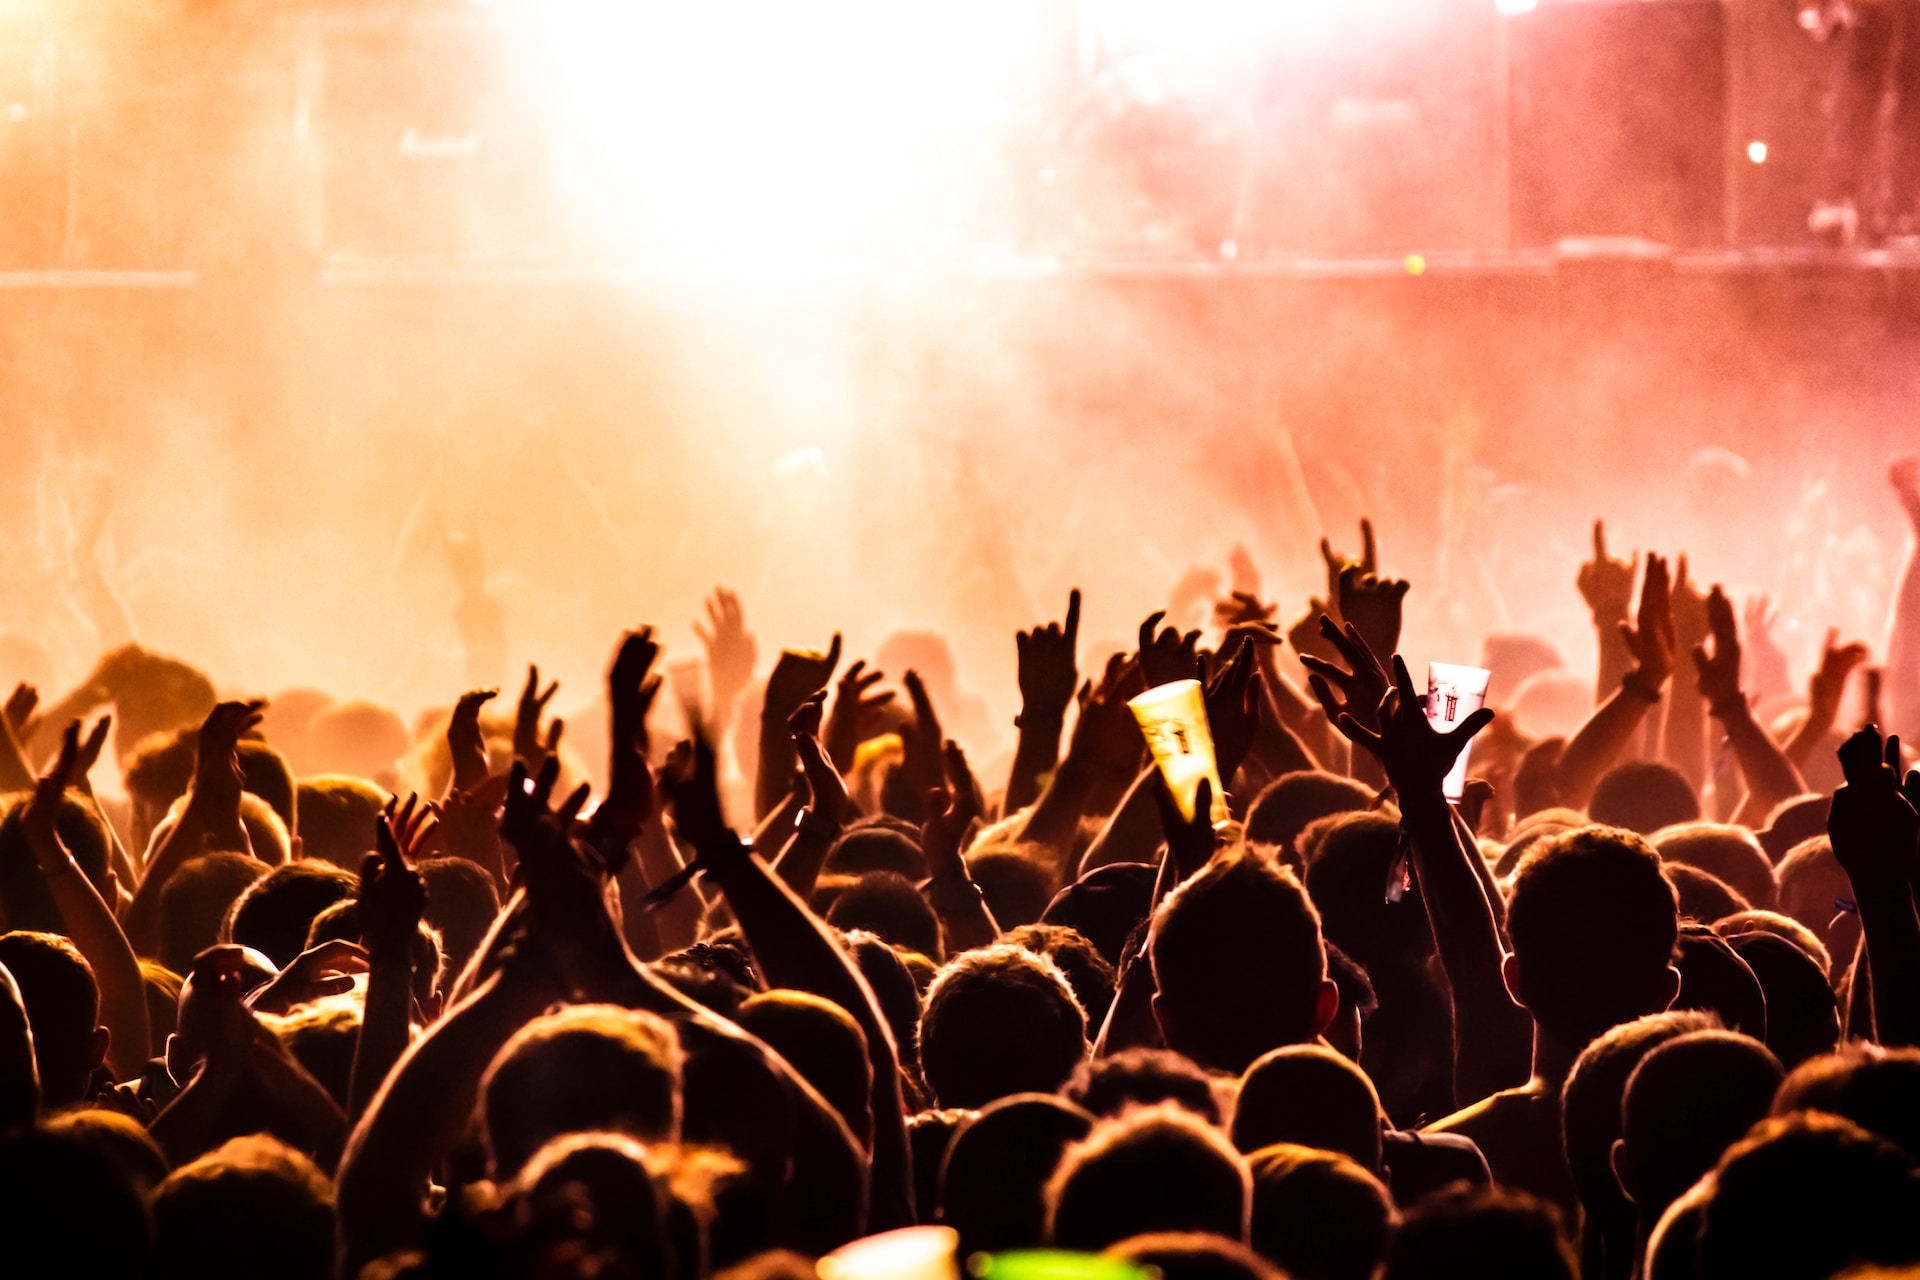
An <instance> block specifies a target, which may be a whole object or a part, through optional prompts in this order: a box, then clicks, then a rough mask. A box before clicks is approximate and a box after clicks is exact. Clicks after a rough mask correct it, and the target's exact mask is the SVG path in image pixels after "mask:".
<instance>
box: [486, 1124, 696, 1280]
mask: <svg viewBox="0 0 1920 1280" xmlns="http://www.w3.org/2000/svg"><path fill="white" fill-rule="evenodd" d="M517 1181H518V1189H519V1190H520V1192H521V1194H522V1195H523V1196H525V1197H526V1199H527V1200H528V1201H529V1202H530V1203H531V1206H532V1214H533V1216H534V1217H535V1218H536V1220H537V1219H538V1218H539V1217H540V1216H542V1215H544V1214H550V1213H554V1212H556V1211H557V1212H560V1213H563V1214H565V1215H566V1216H567V1217H568V1218H570V1219H572V1222H573V1225H574V1229H575V1230H581V1229H582V1228H584V1229H585V1234H586V1235H587V1237H588V1239H589V1240H590V1241H591V1243H592V1244H593V1245H598V1246H600V1247H601V1248H602V1249H605V1250H608V1251H610V1252H612V1253H614V1254H615V1255H617V1256H618V1257H619V1258H620V1260H621V1262H622V1263H624V1264H625V1267H627V1268H631V1271H629V1272H627V1274H632V1275H640V1276H668V1275H673V1274H676V1272H675V1271H674V1270H672V1269H671V1268H670V1267H669V1259H670V1258H671V1257H672V1255H673V1248H672V1240H671V1231H670V1228H669V1225H668V1223H669V1220H670V1218H671V1216H672V1211H673V1210H674V1209H675V1207H676V1206H675V1205H674V1203H673V1198H672V1191H671V1189H670V1188H669V1187H664V1186H661V1185H660V1182H661V1181H662V1178H661V1176H660V1175H659V1174H656V1172H655V1170H654V1167H653V1161H652V1158H651V1157H650V1155H649V1153H648V1151H647V1149H646V1148H645V1147H643V1146H642V1145H641V1144H640V1143H638V1142H636V1141H634V1140H633V1139H632V1138H631V1137H629V1136H627V1135H626V1134H624V1133H604V1132H594V1133H567V1134H561V1135H560V1136H559V1137H557V1138H555V1139H553V1141H551V1142H549V1143H547V1144H546V1145H545V1146H543V1147H541V1148H540V1150H539V1151H537V1152H535V1153H534V1155H533V1157H532V1158H531V1159H529V1160H528V1161H527V1163H526V1166H525V1167H524V1168H523V1169H521V1171H520V1176H519V1178H518V1179H517ZM582 1211H584V1214H585V1217H586V1218H587V1222H584V1223H583V1222H580V1221H579V1219H580V1217H581V1215H582ZM690 1262H691V1265H690V1266H689V1267H687V1268H685V1270H687V1271H691V1270H692V1269H693V1267H697V1265H698V1260H697V1259H694V1260H690ZM587 1273H588V1274H592V1272H591V1271H590V1270H589V1271H588V1272H587Z"/></svg>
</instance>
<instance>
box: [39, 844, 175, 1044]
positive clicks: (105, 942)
mask: <svg viewBox="0 0 1920 1280" xmlns="http://www.w3.org/2000/svg"><path fill="white" fill-rule="evenodd" d="M46 885H47V890H48V892H49V893H50V894H52V896H53V902H54V906H55V907H57V908H58V909H59V912H60V923H61V924H62V925H63V926H64V927H65V928H66V931H67V936H68V937H69V938H71V939H73V945H74V946H76V947H78V948H79V949H80V954H81V955H83V956H85V957H86V960H87V963H88V964H89V965H91V966H93V976H94V978H95V980H96V981H97V982H98V984H99V987H100V1020H101V1022H102V1023H104V1024H105V1025H106V1027H107V1029H108V1030H109V1031H110V1032H111V1033H112V1038H111V1040H110V1042H109V1044H108V1048H107V1064H108V1066H110V1067H111V1068H112V1069H113V1072H114V1074H115V1076H116V1077H118V1078H119V1079H122V1080H130V1079H132V1078H133V1077H135V1076H137V1075H139V1074H140V1072H141V1070H142V1069H143V1068H144V1067H145V1066H146V1062H147V1058H148V1057H149V1056H150V1055H151V1054H152V1053H153V1042H152V1033H151V1031H150V1029H149V1027H148V1023H147V990H146V983H145V981H144V979H142V978H141V976H140V959H139V957H138V956H136V955H135V954H134V951H133V947H132V945H131V944H130V943H128V941H127V936H126V934H124V933H122V932H121V930H120V924H119V922H118V921H116V920H115V919H114V918H113V912H112V911H111V910H110V909H109V908H108V907H107V904H106V902H105V901H104V900H103V899H102V898H101V897H100V894H99V892H98V891H97V890H96V889H95V888H94V887H93V884H92V882H91V881H89V880H88V879H87V878H86V876H84V875H82V874H81V872H80V869H79V868H78V867H77V866H73V865H72V864H71V862H69V865H68V866H67V867H65V868H64V869H62V870H60V871H58V872H56V873H54V874H53V875H50V876H47V877H46Z"/></svg>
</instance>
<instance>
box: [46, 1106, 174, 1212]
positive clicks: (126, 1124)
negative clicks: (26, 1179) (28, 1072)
mask: <svg viewBox="0 0 1920 1280" xmlns="http://www.w3.org/2000/svg"><path fill="white" fill-rule="evenodd" d="M40 1127H41V1128H42V1129H44V1130H46V1131H47V1132H49V1133H59V1134H68V1135H71V1136H72V1137H75V1138H78V1139H80V1141H82V1142H84V1143H86V1144H87V1145H89V1146H91V1147H92V1148H94V1150H96V1151H99V1152H101V1153H103V1154H104V1155H105V1156H106V1157H107V1158H108V1159H109V1160H111V1161H113V1163H114V1165H115V1166H116V1167H118V1168H119V1170H120V1172H121V1173H122V1174H124V1175H125V1176H126V1178H127V1180H128V1181H129V1182H131V1183H132V1184H133V1186H134V1189H135V1190H137V1191H138V1192H139V1193H140V1194H141V1195H143V1196H145V1195H151V1194H152V1193H153V1189H154V1188H155V1187H157V1186H159V1185H160V1184H161V1183H162V1182H164V1181H166V1177H167V1173H168V1169H169V1166H168V1164H167V1157H166V1153H165V1152H163V1151H161V1150H160V1144H159V1143H157V1142H155V1141H154V1140H153V1136H152V1135H151V1134H149V1133H148V1132H147V1127H146V1126H145V1125H143V1124H141V1123H140V1122H139V1121H138V1120H135V1119H134V1118H133V1117H132V1116H130V1115H127V1114H126V1113H125V1112H122V1111H108V1110H106V1109H105V1108H104V1107H79V1108H76V1109H75V1110H72V1111H62V1112H60V1113H59V1114H57V1115H51V1116H48V1117H47V1118H46V1119H44V1120H42V1121H41V1122H40Z"/></svg>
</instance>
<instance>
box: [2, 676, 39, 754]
mask: <svg viewBox="0 0 1920 1280" xmlns="http://www.w3.org/2000/svg"><path fill="white" fill-rule="evenodd" d="M39 705H40V691H39V690H38V689H36V688H34V687H33V686H32V685H30V684H25V683H21V684H17V685H15V686H13V692H12V693H11V694H9V695H7V704H6V709H5V711H4V713H3V714H4V715H5V717H6V722H7V729H8V731H10V732H11V733H12V734H13V737H14V740H15V741H16V742H25V741H26V740H27V739H29V738H31V737H32V736H33V729H34V723H33V710H34V708H35V707H37V706H39Z"/></svg>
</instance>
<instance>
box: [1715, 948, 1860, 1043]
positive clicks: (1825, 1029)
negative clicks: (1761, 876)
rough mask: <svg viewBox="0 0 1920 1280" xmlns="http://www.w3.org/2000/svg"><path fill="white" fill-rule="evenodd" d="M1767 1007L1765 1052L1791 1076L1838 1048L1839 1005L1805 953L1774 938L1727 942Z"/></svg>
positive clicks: (1823, 974) (1822, 971)
mask: <svg viewBox="0 0 1920 1280" xmlns="http://www.w3.org/2000/svg"><path fill="white" fill-rule="evenodd" d="M1727 941H1728V943H1729V944H1730V945H1731V946H1732V947H1733V949H1734V951H1735V953H1737V954H1738V955H1739V957H1740V959H1741V960H1742V961H1744V962H1745V963H1746V966H1747V968H1748V969H1750V970H1752V972H1753V976H1754V977H1755V978H1756V979H1758V980H1759V982H1760V989H1761V991H1762V992H1764V993H1765V996H1766V1001H1767V1033H1766V1036H1765V1040H1766V1045H1767V1048H1769V1049H1771V1050H1773V1053H1774V1056H1775V1057H1777V1058H1779V1059H1780V1061H1781V1063H1782V1064H1783V1065H1784V1066H1785V1067H1786V1068H1787V1070H1789V1071H1791V1070H1792V1069H1793V1068H1795V1067H1797V1066H1799V1065H1800V1064H1801V1063H1803V1062H1805V1061H1807V1060H1808V1059H1810V1058H1817V1057H1819V1056H1820V1055H1821V1054H1823V1053H1831V1052H1833V1049H1834V1047H1835V1046H1836V1045H1838V1044H1839V1043H1840V1005H1839V1001H1838V1000H1836V999H1835V997H1834V994H1833V988H1832V987H1830V986H1828V985H1827V975H1826V972H1825V971H1824V970H1822V969H1821V968H1820V965H1819V964H1818V963H1817V962H1816V961H1815V960H1814V959H1813V958H1812V957H1811V956H1809V955H1808V954H1807V953H1806V952H1805V951H1803V950H1802V949H1801V948H1799V947H1797V946H1795V945H1794V944H1793V943H1791V942H1789V941H1787V939H1786V938H1784V937H1782V936H1781V935H1779V934H1777V933H1760V932H1754V933H1741V934H1735V935H1734V936H1733V937H1731V938H1729V939H1727Z"/></svg>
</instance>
